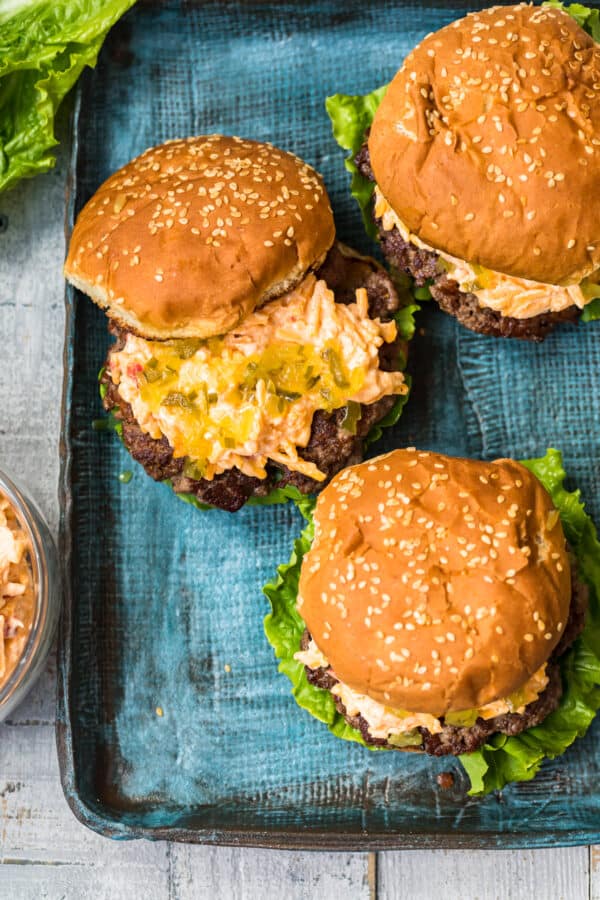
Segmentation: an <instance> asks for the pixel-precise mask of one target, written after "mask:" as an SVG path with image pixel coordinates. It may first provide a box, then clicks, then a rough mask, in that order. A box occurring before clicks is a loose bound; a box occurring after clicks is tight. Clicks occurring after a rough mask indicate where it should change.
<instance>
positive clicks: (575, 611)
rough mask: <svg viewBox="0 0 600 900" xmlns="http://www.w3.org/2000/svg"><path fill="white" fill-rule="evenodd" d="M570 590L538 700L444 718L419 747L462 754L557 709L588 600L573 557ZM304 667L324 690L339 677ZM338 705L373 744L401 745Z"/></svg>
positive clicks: (305, 642) (423, 732)
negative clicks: (460, 718)
mask: <svg viewBox="0 0 600 900" xmlns="http://www.w3.org/2000/svg"><path fill="white" fill-rule="evenodd" d="M571 592H572V593H571V606H570V609H569V619H568V621H567V624H566V626H565V630H564V631H563V634H562V636H561V639H560V641H559V643H558V644H557V646H556V648H555V650H554V652H553V654H552V657H551V659H550V660H549V663H548V668H547V670H546V674H547V675H548V678H549V679H550V680H549V682H548V684H547V685H546V688H545V689H544V691H543V692H542V693H541V694H540V695H539V697H538V698H537V700H534V701H533V702H532V703H529V704H528V705H527V706H526V707H525V709H524V711H523V712H522V713H504V714H503V715H501V716H495V717H494V718H493V719H482V718H478V719H477V720H476V722H475V723H474V724H473V725H470V726H464V725H463V726H460V725H447V724H445V723H444V720H443V718H442V719H441V721H442V730H441V731H440V732H438V733H437V734H432V733H431V732H430V731H428V729H427V728H417V729H416V730H417V731H418V732H419V734H420V735H421V738H422V744H421V747H420V749H422V750H424V751H425V753H429V754H430V755H431V756H447V755H449V754H451V755H453V756H459V755H460V754H461V753H472V752H473V751H474V750H477V749H478V748H479V747H481V745H482V744H485V742H486V741H487V739H488V738H489V737H490V736H491V735H492V734H496V733H497V732H500V733H502V734H509V735H514V734H520V733H521V732H522V731H525V730H526V729H527V728H532V727H533V726H534V725H539V724H540V723H541V722H543V721H544V719H545V718H546V716H548V715H549V714H550V713H551V712H553V711H554V710H555V709H556V707H557V706H558V704H559V702H560V698H561V696H562V681H561V677H560V666H559V665H558V660H559V659H560V657H561V656H562V655H563V653H566V651H567V650H568V649H569V648H570V646H571V645H572V643H573V641H575V639H576V638H577V637H578V636H579V634H580V633H581V631H582V630H583V626H584V624H585V614H586V610H587V604H588V588H587V585H585V584H584V583H583V582H581V581H580V580H579V578H578V577H577V567H576V565H575V563H574V562H573V561H572V563H571ZM309 642H310V634H309V632H308V631H307V630H306V631H305V632H304V634H303V636H302V642H301V646H302V649H303V650H306V648H307V647H308V644H309ZM304 670H305V672H306V677H307V679H308V681H309V682H310V683H311V684H314V685H315V686H316V687H320V688H323V689H325V690H329V691H330V690H331V688H332V687H333V686H334V684H336V683H337V681H338V679H337V678H336V676H335V675H334V674H333V672H332V670H331V668H320V669H309V668H308V666H305V667H304ZM335 705H336V708H337V710H338V712H339V713H340V714H341V715H342V716H343V717H344V718H345V719H346V721H347V722H348V724H349V725H351V726H352V727H353V728H356V729H357V730H358V731H360V733H361V735H362V737H363V740H364V741H365V743H366V744H369V745H370V746H374V747H386V748H388V749H391V750H394V749H396V750H397V749H398V748H397V747H394V745H393V744H390V743H389V742H388V741H387V740H386V739H385V738H375V737H373V736H372V735H371V734H370V733H369V723H368V722H367V720H366V719H365V718H364V717H363V716H361V715H357V716H350V715H349V714H348V713H347V711H346V708H345V706H344V704H343V703H342V701H341V700H340V699H339V697H335Z"/></svg>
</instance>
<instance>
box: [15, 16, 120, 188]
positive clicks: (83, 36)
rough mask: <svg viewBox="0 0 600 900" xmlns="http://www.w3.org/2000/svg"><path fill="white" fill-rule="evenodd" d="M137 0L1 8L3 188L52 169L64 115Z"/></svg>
mask: <svg viewBox="0 0 600 900" xmlns="http://www.w3.org/2000/svg"><path fill="white" fill-rule="evenodd" d="M134 2H135V0H8V2H5V3H0V191H1V190H4V189H6V188H8V187H11V186H12V185H14V184H15V183H16V182H17V181H18V180H19V179H21V178H27V177H30V176H32V175H37V174H39V173H40V172H46V171H47V170H48V169H50V168H52V166H53V165H54V163H55V156H54V154H53V153H52V152H51V151H52V148H53V147H55V146H56V144H57V140H56V138H55V137H54V119H55V115H56V111H57V109H58V107H59V106H60V103H61V101H62V100H63V98H64V96H65V94H67V92H68V91H69V90H70V89H71V88H72V87H73V85H74V84H75V82H76V81H77V79H78V78H79V76H80V74H81V72H82V71H83V69H84V67H85V66H94V65H95V63H96V58H97V56H98V53H99V51H100V48H101V46H102V43H103V41H104V38H105V37H106V34H107V32H108V30H109V29H110V28H111V26H112V25H114V24H115V22H116V21H117V20H118V19H119V18H120V17H121V16H122V15H123V13H124V12H125V11H126V10H127V9H129V7H130V6H132V5H133V3H134Z"/></svg>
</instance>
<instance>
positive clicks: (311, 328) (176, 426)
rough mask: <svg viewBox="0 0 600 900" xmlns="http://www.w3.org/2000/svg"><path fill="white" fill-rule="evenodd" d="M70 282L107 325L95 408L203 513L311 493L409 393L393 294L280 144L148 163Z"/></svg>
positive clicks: (102, 215)
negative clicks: (339, 233)
mask: <svg viewBox="0 0 600 900" xmlns="http://www.w3.org/2000/svg"><path fill="white" fill-rule="evenodd" d="M65 273H66V276H67V278H68V279H69V281H70V282H71V283H72V284H74V285H75V286H76V287H77V288H79V289H80V290H82V291H84V292H85V293H87V294H88V295H89V296H90V297H91V298H92V299H93V300H94V301H95V302H96V303H97V304H98V305H99V306H101V307H102V308H103V309H104V310H105V311H106V313H107V315H108V317H109V319H110V320H111V324H110V329H111V331H112V333H113V334H114V335H115V337H116V343H115V344H114V345H113V346H112V347H111V349H110V350H109V353H108V357H107V360H106V365H105V368H104V370H103V374H102V376H101V392H102V395H103V399H104V405H105V407H106V409H107V410H108V411H110V412H111V413H112V414H113V416H114V418H115V421H116V422H118V429H119V431H120V433H121V434H122V438H123V441H124V443H125V445H126V447H127V448H128V450H129V451H130V453H131V454H132V455H133V457H134V458H135V459H137V460H138V461H139V462H140V463H141V464H142V465H143V466H144V468H145V469H146V471H147V472H148V474H149V475H151V476H152V477H153V478H155V479H157V480H161V481H168V482H169V483H170V484H171V485H172V487H173V488H174V490H175V491H176V492H177V493H179V494H181V495H183V496H184V497H186V498H187V499H190V500H192V502H194V503H196V504H197V505H209V506H216V507H220V508H223V509H227V510H230V511H234V510H236V509H238V508H239V507H241V506H242V505H243V504H244V503H245V502H246V501H247V500H250V499H254V500H262V501H263V502H264V501H269V500H273V499H277V498H282V497H285V496H289V495H296V496H299V495H301V494H305V493H310V492H314V491H316V490H319V489H320V488H321V487H323V485H324V484H325V483H326V482H327V480H328V479H329V478H330V477H331V476H332V475H333V474H334V473H335V472H337V471H338V470H339V469H340V468H341V467H342V466H344V465H345V464H348V463H351V462H355V461H357V460H359V459H360V458H361V456H362V450H363V444H364V442H365V440H366V439H367V438H368V436H369V434H370V433H372V429H373V427H374V425H375V424H376V423H381V422H382V421H385V422H390V421H392V420H393V419H394V418H395V417H397V415H398V413H399V407H400V405H401V403H402V402H403V399H404V398H405V395H406V393H407V390H408V387H407V384H406V383H405V379H404V376H403V374H402V372H401V371H400V368H401V365H402V362H403V353H404V350H405V345H404V343H403V340H402V335H401V334H400V333H399V330H398V327H397V324H396V321H395V316H397V314H398V313H399V310H400V305H401V304H400V300H399V297H398V294H397V292H396V290H395V288H394V286H393V284H392V283H391V281H390V279H389V277H388V276H387V274H386V273H385V272H384V270H383V269H382V268H381V267H380V266H379V265H378V264H377V263H375V262H374V261H373V260H372V259H369V258H365V257H362V256H359V255H358V254H356V253H355V252H353V251H352V250H350V249H349V248H347V247H345V246H344V245H342V244H340V243H339V242H337V241H336V240H335V227H334V222H333V216H332V212H331V207H330V204H329V199H328V196H327V193H326V190H325V187H324V185H323V181H322V178H321V177H320V175H318V174H317V173H316V172H315V171H314V170H313V169H312V168H311V167H310V166H308V165H307V164H306V163H304V162H302V161H301V160H299V159H298V158H297V157H295V156H293V155H292V154H290V153H286V152H283V151H281V150H278V149H276V148H275V147H273V146H271V145H270V144H263V143H257V142H254V141H248V140H242V139H240V138H232V137H223V136H221V135H211V136H208V137H198V138H190V139H187V140H177V141H170V142H167V143H166V144H163V145H162V146H159V147H155V148H153V149H150V150H148V151H146V152H145V153H143V154H142V155H141V156H140V157H138V158H137V159H134V160H133V161H132V162H131V163H129V164H128V165H126V166H124V167H123V168H122V169H120V170H119V171H118V172H117V173H116V174H114V175H113V176H111V177H110V178H109V179H108V181H106V182H105V183H104V184H103V185H102V186H101V187H100V188H99V190H98V191H97V193H96V194H95V195H94V196H93V197H92V198H91V200H90V201H89V202H88V203H87V205H86V206H85V207H84V208H83V210H82V211H81V213H80V215H79V218H78V220H77V223H76V225H75V228H74V231H73V235H72V238H71V243H70V248H69V253H68V257H67V261H66V266H65Z"/></svg>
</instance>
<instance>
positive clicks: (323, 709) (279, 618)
mask: <svg viewBox="0 0 600 900" xmlns="http://www.w3.org/2000/svg"><path fill="white" fill-rule="evenodd" d="M315 502H316V501H315V500H306V499H305V500H304V504H303V506H302V507H301V510H300V511H301V512H302V514H303V515H304V517H305V518H306V520H307V524H306V527H305V528H304V530H303V531H302V534H301V535H300V537H299V538H298V540H297V541H296V542H295V544H294V550H293V553H292V556H291V559H290V561H289V563H286V564H285V565H282V566H279V568H278V569H277V578H276V580H275V581H274V582H272V583H271V584H267V585H265V587H264V592H265V595H266V596H267V598H268V600H269V601H270V603H271V612H270V613H269V614H268V615H267V616H266V618H265V622H264V626H265V634H266V636H267V640H268V641H269V643H270V644H271V646H272V647H273V649H274V651H275V655H276V657H277V658H278V659H279V671H280V672H283V674H284V675H287V677H288V678H289V679H290V681H291V682H292V694H293V695H294V698H295V700H296V703H297V704H298V705H299V706H301V707H302V708H303V709H306V710H307V711H308V712H309V713H311V715H313V716H315V718H317V719H319V721H320V722H325V723H326V724H327V725H328V726H329V729H330V731H332V732H333V734H335V735H336V737H340V738H343V739H344V740H347V741H357V742H358V743H359V744H363V745H364V746H367V745H366V744H365V742H364V740H363V737H362V735H361V733H360V731H358V730H357V729H356V728H352V727H351V726H350V725H348V723H347V722H346V720H345V719H344V717H343V716H341V715H340V714H339V713H338V711H337V710H336V708H335V703H334V700H333V697H332V695H331V694H330V693H329V691H324V690H322V689H321V688H318V687H315V686H314V685H312V684H310V683H309V681H308V679H307V677H306V673H305V671H304V666H303V665H302V663H300V662H298V660H297V659H294V653H296V652H297V651H298V650H299V649H300V641H301V638H302V634H303V632H304V628H305V625H304V621H303V619H302V617H301V616H300V614H299V613H298V610H297V609H296V596H297V594H298V579H299V578H300V566H301V565H302V559H303V557H304V554H305V553H306V552H307V550H308V549H309V548H310V545H311V544H312V540H313V537H314V523H313V519H312V512H313V510H314V507H315Z"/></svg>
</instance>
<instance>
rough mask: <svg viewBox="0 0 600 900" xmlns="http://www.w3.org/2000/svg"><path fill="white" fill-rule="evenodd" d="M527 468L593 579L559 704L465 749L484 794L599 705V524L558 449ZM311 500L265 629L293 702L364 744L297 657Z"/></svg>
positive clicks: (530, 764) (578, 726)
mask: <svg viewBox="0 0 600 900" xmlns="http://www.w3.org/2000/svg"><path fill="white" fill-rule="evenodd" d="M524 465H526V466H527V468H528V469H530V470H531V471H532V472H533V474H534V475H535V476H536V477H537V478H538V479H539V480H540V482H541V483H542V484H543V485H544V487H545V488H546V490H547V491H548V492H549V493H550V495H551V497H552V499H553V502H554V504H555V506H556V508H557V509H558V511H559V513H560V517H561V521H562V524H563V528H564V530H565V534H566V537H567V540H568V541H569V544H570V545H571V547H572V549H573V552H574V553H575V556H576V557H577V562H578V566H579V573H580V576H581V577H582V578H583V579H584V580H585V581H586V582H587V584H588V585H589V587H590V608H589V612H588V617H587V620H586V626H585V629H584V631H583V633H582V635H581V636H580V637H579V638H578V640H577V641H576V642H575V644H574V646H573V647H572V648H571V650H569V652H568V653H566V654H565V656H564V657H563V659H562V660H561V672H562V678H563V685H564V693H563V696H562V699H561V702H560V705H559V707H558V709H557V710H556V711H555V712H553V713H551V714H550V716H548V718H547V719H546V720H545V721H544V722H543V723H542V724H541V725H538V726H537V727H535V728H530V729H528V730H527V731H525V732H523V734H520V735H518V736H516V737H507V736H506V735H497V736H496V737H494V738H492V739H491V740H490V741H489V743H487V744H485V745H484V746H483V747H482V748H481V749H480V750H477V751H475V753H471V754H465V755H463V756H461V757H460V761H461V763H462V764H463V766H464V768H465V770H466V772H467V775H468V776H469V778H470V780H471V790H470V792H469V793H470V794H471V795H481V794H487V793H489V792H490V791H493V790H499V789H501V788H502V787H504V786H505V785H506V784H509V783H510V782H514V781H528V780H529V779H531V778H533V777H534V775H535V774H536V773H537V772H538V770H539V768H540V766H541V764H542V762H543V761H544V760H545V759H554V758H555V757H556V756H559V755H560V754H561V753H564V752H565V750H566V749H567V748H568V747H569V746H570V745H571V744H572V743H573V741H574V740H575V739H576V738H577V737H583V735H584V734H585V733H586V731H587V729H588V727H589V725H590V723H591V721H592V719H593V718H594V716H595V714H596V711H597V710H598V709H599V708H600V544H599V543H598V539H597V536H596V529H595V528H594V524H593V522H592V520H591V519H590V517H589V516H588V515H587V513H586V512H585V509H584V506H583V504H582V503H581V500H580V496H579V491H574V492H569V491H567V490H566V489H565V488H564V479H565V471H564V469H563V466H562V457H561V454H560V453H559V452H558V451H557V450H548V452H547V453H546V455H545V456H544V457H542V458H541V459H533V460H526V461H525V462H524ZM313 509H314V501H307V500H304V501H303V504H302V508H301V511H302V513H303V515H304V516H305V518H306V520H307V524H306V527H305V528H304V530H303V532H302V534H301V535H300V537H299V538H298V540H297V541H296V543H295V545H294V552H293V553H292V557H291V559H290V561H289V563H286V564H285V565H282V566H280V567H279V569H278V570H277V578H276V580H275V581H274V582H271V583H270V584H268V585H266V586H265V588H264V592H265V594H266V596H267V598H268V600H269V602H270V604H271V612H270V613H269V614H268V615H267V616H266V618H265V633H266V636H267V639H268V640H269V642H270V644H271V646H272V647H273V650H274V651H275V656H276V657H277V658H278V660H279V671H280V672H283V673H284V674H285V675H287V677H288V678H289V679H290V681H291V683H292V694H293V695H294V698H295V699H296V702H297V703H298V704H299V705H300V706H301V707H302V708H303V709H306V710H307V711H308V712H309V713H311V714H312V715H313V716H315V718H317V719H319V720H320V721H322V722H325V723H326V724H327V725H328V726H329V729H330V730H331V731H332V732H333V733H334V734H335V735H336V736H337V737H342V738H344V739H345V740H351V741H358V742H359V743H361V744H364V741H363V739H362V736H361V734H360V732H359V731H357V730H356V729H355V728H351V727H350V726H349V725H348V724H347V722H346V721H345V719H344V718H343V717H342V716H341V715H340V714H339V713H338V712H337V710H336V708H335V703H334V701H333V697H332V696H331V694H330V693H329V691H326V690H323V689H321V688H318V687H315V686H314V685H311V684H310V683H309V682H308V679H307V678H306V673H305V671H304V666H303V665H302V664H301V663H300V662H298V661H297V660H295V659H294V654H295V653H296V652H297V651H298V649H299V647H300V640H301V638H302V634H303V632H304V628H305V625H304V621H303V620H302V617H301V616H300V615H299V613H298V611H297V609H296V597H297V594H298V580H299V577H300V567H301V565H302V559H303V557H304V554H305V553H306V552H307V551H308V549H309V548H310V545H311V543H312V540H313V536H314V525H313V520H312V512H313Z"/></svg>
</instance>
